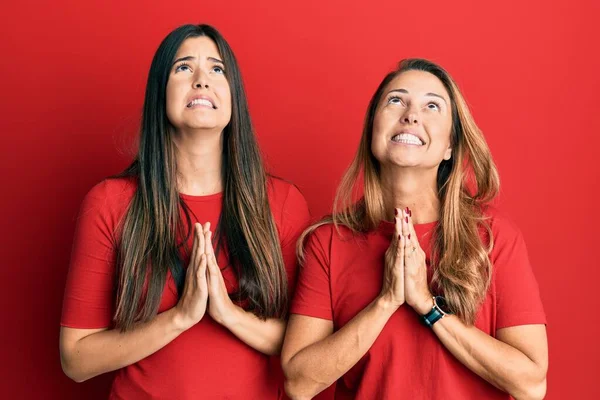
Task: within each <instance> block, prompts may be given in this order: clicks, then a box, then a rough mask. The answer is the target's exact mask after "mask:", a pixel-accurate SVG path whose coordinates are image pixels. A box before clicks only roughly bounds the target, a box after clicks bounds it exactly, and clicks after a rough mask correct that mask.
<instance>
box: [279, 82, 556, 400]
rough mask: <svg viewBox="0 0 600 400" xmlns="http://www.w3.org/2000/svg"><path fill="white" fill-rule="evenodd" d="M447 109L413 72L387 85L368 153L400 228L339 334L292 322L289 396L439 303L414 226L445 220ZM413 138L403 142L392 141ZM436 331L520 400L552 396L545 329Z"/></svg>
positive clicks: (344, 366)
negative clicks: (390, 324) (398, 320)
mask: <svg viewBox="0 0 600 400" xmlns="http://www.w3.org/2000/svg"><path fill="white" fill-rule="evenodd" d="M450 107H451V103H450V98H449V95H448V92H447V91H446V89H445V87H444V86H443V84H442V82H441V81H439V80H438V79H437V78H436V77H435V76H434V75H431V74H429V73H427V72H422V71H407V72H404V73H402V74H400V75H398V76H397V77H396V78H395V79H394V80H392V82H390V84H389V85H388V87H387V88H386V91H385V95H384V96H383V97H382V99H381V101H380V103H379V105H378V108H377V111H376V115H375V120H374V126H373V139H372V143H371V151H372V153H373V155H374V156H375V158H376V159H377V160H378V161H379V163H380V166H381V181H382V187H383V193H384V201H385V204H386V206H387V209H388V210H389V212H388V217H389V219H393V220H394V221H395V226H396V230H395V233H394V236H393V239H392V242H391V244H390V247H389V249H388V251H387V252H386V256H385V266H384V268H385V270H384V280H383V284H382V289H381V293H380V295H379V296H378V297H377V298H376V299H375V300H373V302H371V303H370V304H369V305H368V306H367V307H366V308H365V309H363V310H362V311H361V312H360V313H359V314H357V315H356V316H355V317H354V318H353V319H352V320H350V321H349V322H348V323H347V324H346V325H344V326H343V327H342V328H341V329H339V330H338V331H336V332H335V333H334V332H333V322H332V321H329V320H324V319H319V318H312V317H308V316H303V315H292V316H291V317H290V320H289V324H288V330H287V333H286V339H285V344H284V348H283V350H282V365H283V369H284V372H285V374H286V378H287V379H286V391H287V393H288V395H289V396H290V397H292V398H293V399H310V398H312V397H313V396H315V395H316V394H318V393H319V392H321V391H322V390H324V389H325V388H327V387H328V386H330V385H331V384H332V383H333V382H335V381H336V380H337V379H339V378H340V377H341V376H342V375H344V374H345V373H346V372H347V371H348V370H349V369H350V368H352V367H353V366H354V365H355V364H356V363H357V362H358V361H359V360H360V358H361V357H362V356H364V355H365V353H366V352H367V351H368V350H369V348H370V347H371V345H372V344H373V342H374V341H375V339H376V338H377V336H378V335H379V334H380V332H381V331H382V329H383V327H384V326H385V324H386V322H387V321H388V319H389V318H390V317H391V315H392V314H393V313H394V312H395V311H396V310H398V309H399V308H400V307H412V308H413V309H414V310H415V311H416V312H417V313H418V314H420V315H424V314H425V313H427V312H429V311H430V310H431V308H432V306H433V300H432V294H431V292H430V291H429V288H428V285H427V270H426V264H425V253H424V251H423V250H422V249H421V247H420V245H419V242H418V239H417V235H416V234H415V231H414V224H421V223H427V222H432V221H436V220H438V219H439V209H440V201H439V198H438V197H437V186H436V176H437V169H438V167H439V165H440V163H441V162H442V160H447V159H449V158H450V157H452V148H451V143H450V131H451V125H452V114H451V108H450ZM408 132H410V133H412V134H414V135H416V136H417V137H418V138H419V139H420V142H418V141H415V140H414V138H411V137H407V139H409V140H408V141H407V142H405V143H402V142H398V141H397V140H394V139H393V138H394V136H395V135H397V134H399V133H408ZM433 332H434V334H435V335H437V337H438V338H439V340H440V342H441V344H442V345H444V346H445V347H446V348H447V349H448V350H449V351H450V352H451V353H452V354H453V355H454V356H455V357H456V358H457V359H458V360H459V361H460V362H461V363H463V364H464V365H465V366H466V367H467V368H469V369H470V370H471V371H473V372H474V373H476V374H477V375H479V376H480V377H481V378H483V379H485V380H486V381H488V382H489V383H491V384H492V385H494V386H496V387H497V388H499V389H501V390H504V391H505V392H507V393H509V394H511V395H512V396H513V397H515V398H517V399H540V398H543V397H544V395H545V392H546V373H547V368H548V346H547V337H546V328H545V326H544V325H524V326H514V327H509V328H503V329H499V330H498V331H496V337H495V338H494V337H492V336H490V335H488V334H486V333H484V332H482V331H480V330H479V329H477V328H476V327H474V326H467V325H465V324H464V323H463V322H462V321H461V320H460V319H459V318H457V317H456V316H452V315H449V316H446V317H444V318H442V319H441V320H440V321H438V322H437V323H436V324H435V325H434V326H433Z"/></svg>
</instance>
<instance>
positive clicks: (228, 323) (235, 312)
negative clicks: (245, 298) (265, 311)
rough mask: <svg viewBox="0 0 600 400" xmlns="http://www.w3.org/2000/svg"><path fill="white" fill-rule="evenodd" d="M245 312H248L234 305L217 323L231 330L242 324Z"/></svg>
mask: <svg viewBox="0 0 600 400" xmlns="http://www.w3.org/2000/svg"><path fill="white" fill-rule="evenodd" d="M245 312H246V311H245V310H244V309H243V308H241V307H239V306H237V305H235V304H233V303H232V304H231V307H230V308H229V309H228V310H227V312H225V313H223V314H222V315H221V316H220V318H219V319H218V320H216V321H217V322H218V323H219V324H221V325H223V326H224V327H225V328H227V329H229V330H231V329H232V328H233V327H234V326H235V325H237V324H239V323H240V320H241V319H242V314H244V313H245Z"/></svg>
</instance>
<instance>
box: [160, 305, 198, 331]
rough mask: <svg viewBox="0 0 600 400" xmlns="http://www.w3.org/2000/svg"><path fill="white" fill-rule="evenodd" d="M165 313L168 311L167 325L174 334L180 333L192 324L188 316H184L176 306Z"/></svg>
mask: <svg viewBox="0 0 600 400" xmlns="http://www.w3.org/2000/svg"><path fill="white" fill-rule="evenodd" d="M165 313H169V318H168V321H169V327H170V328H171V329H172V330H173V331H175V333H176V334H180V333H182V332H184V331H186V330H188V329H189V328H190V327H191V326H192V325H193V324H191V323H190V321H189V318H185V317H184V316H183V314H182V313H181V312H179V309H178V308H177V307H173V308H171V309H170V310H168V311H165Z"/></svg>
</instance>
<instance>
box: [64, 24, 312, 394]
mask: <svg viewBox="0 0 600 400" xmlns="http://www.w3.org/2000/svg"><path fill="white" fill-rule="evenodd" d="M307 223H308V209H307V206H306V202H305V200H304V198H303V196H302V195H301V194H300V192H299V191H298V190H297V189H296V188H295V187H294V186H292V185H291V184H288V183H286V182H284V181H282V180H280V179H275V178H273V177H270V176H268V175H267V173H266V172H265V170H264V168H263V164H262V160H261V157H260V153H259V149H258V146H257V143H256V139H255V136H254V132H253V128H252V124H251V122H250V116H249V113H248V105H247V101H246V95H245V93H244V87H243V85H242V80H241V75H240V72H239V68H238V64H237V61H236V59H235V56H234V54H233V52H232V50H231V48H230V47H229V45H228V44H227V42H226V41H225V39H224V38H223V37H222V36H221V35H220V34H219V33H218V32H217V31H216V30H215V29H214V28H212V27H210V26H208V25H197V26H196V25H184V26H181V27H179V28H177V29H175V30H174V31H173V32H171V33H170V34H169V35H168V36H167V37H166V38H165V39H164V40H163V42H162V43H161V45H160V46H159V48H158V50H157V52H156V54H155V56H154V59H153V60H152V65H151V67H150V72H149V76H148V83H147V87H146V96H145V101H144V111H143V118H142V126H141V140H140V145H139V151H138V155H137V157H136V158H135V160H134V161H133V163H132V164H131V166H130V167H129V168H127V170H125V171H124V172H123V173H122V174H121V175H120V176H118V177H113V178H109V179H106V180H104V181H103V182H101V183H100V184H98V185H96V186H95V187H94V188H93V189H92V190H91V191H90V192H89V193H88V195H87V196H86V198H85V200H84V202H83V205H82V207H81V211H80V214H79V217H78V220H77V228H76V232H75V239H74V246H73V253H72V258H71V265H70V269H69V276H68V280H67V286H66V291H65V299H64V305H63V314H62V319H61V325H62V327H61V336H60V353H61V362H62V366H63V370H64V371H65V373H66V374H67V375H68V376H69V377H70V378H72V379H73V380H75V381H77V382H81V381H84V380H87V379H89V378H92V377H94V376H97V375H99V374H102V373H105V372H109V371H117V373H116V375H115V379H114V382H113V386H112V390H111V395H110V398H112V399H146V398H155V399H159V398H160V399H199V398H202V399H213V398H229V399H249V398H252V399H276V398H279V397H280V396H281V392H282V380H281V379H278V377H281V373H278V371H277V370H272V367H273V366H276V367H277V365H276V363H273V362H272V358H271V356H272V355H275V354H278V353H279V351H280V348H281V344H282V341H283V335H284V331H285V326H286V316H287V315H286V314H287V309H288V296H289V293H290V291H291V290H292V288H291V286H292V283H293V282H294V279H295V273H296V268H295V266H296V259H295V243H296V241H297V238H298V236H299V235H300V233H301V232H302V230H303V229H304V228H306V225H307ZM186 266H187V267H186Z"/></svg>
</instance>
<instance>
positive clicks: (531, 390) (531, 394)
mask: <svg viewBox="0 0 600 400" xmlns="http://www.w3.org/2000/svg"><path fill="white" fill-rule="evenodd" d="M546 389H547V380H546V373H545V372H544V373H543V374H541V373H540V376H539V377H537V378H536V379H535V380H530V381H529V382H527V383H525V384H523V385H521V386H520V387H518V388H516V390H515V391H514V393H510V395H511V396H512V397H514V398H515V399H517V400H542V399H543V398H544V397H546Z"/></svg>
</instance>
